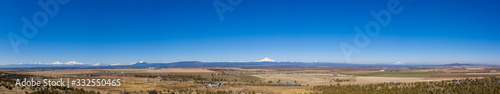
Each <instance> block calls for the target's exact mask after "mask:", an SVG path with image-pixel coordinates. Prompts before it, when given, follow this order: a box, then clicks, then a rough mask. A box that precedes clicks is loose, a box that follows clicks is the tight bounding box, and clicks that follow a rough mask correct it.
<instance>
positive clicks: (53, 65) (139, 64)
mask: <svg viewBox="0 0 500 94" xmlns="http://www.w3.org/2000/svg"><path fill="white" fill-rule="evenodd" d="M473 65H474V64H459V63H453V64H444V65H441V66H473ZM476 65H477V64H476ZM259 66H261V67H264V66H265V67H274V66H424V65H391V64H348V63H325V62H315V63H305V62H276V61H257V62H200V61H181V62H174V63H147V62H144V61H141V62H135V63H131V64H109V65H108V64H101V63H96V64H84V63H78V62H68V63H58V62H55V63H49V64H43V63H33V64H10V65H2V66H0V68H3V69H37V68H148V67H157V68H182V67H259Z"/></svg>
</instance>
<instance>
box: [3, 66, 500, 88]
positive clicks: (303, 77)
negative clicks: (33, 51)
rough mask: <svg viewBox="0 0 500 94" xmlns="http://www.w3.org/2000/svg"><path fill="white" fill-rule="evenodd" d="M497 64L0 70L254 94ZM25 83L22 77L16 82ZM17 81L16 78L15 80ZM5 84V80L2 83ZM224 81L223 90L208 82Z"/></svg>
mask: <svg viewBox="0 0 500 94" xmlns="http://www.w3.org/2000/svg"><path fill="white" fill-rule="evenodd" d="M498 69H500V67H498V66H421V67H405V66H374V67H355V66H343V67H328V66H317V67H286V68H284V67H279V66H277V67H265V68H258V67H203V68H134V69H119V68H118V69H1V70H0V73H2V76H5V75H8V74H21V75H29V76H28V77H32V78H34V79H36V80H41V79H59V78H64V79H66V78H69V79H121V81H120V82H121V86H104V87H98V86H78V87H75V86H72V87H73V88H78V89H80V88H81V89H83V90H85V91H95V92H99V93H101V94H120V93H122V94H124V93H125V94H126V93H129V94H135V93H137V94H148V93H150V92H152V91H154V92H157V93H160V94H172V93H176V94H184V93H191V94H195V93H199V92H205V93H206V92H213V93H220V91H224V92H225V93H241V94H248V93H251V94H253V93H255V94H304V93H311V92H315V93H320V92H319V91H317V90H314V89H313V87H314V86H323V85H368V84H379V83H413V82H430V81H443V80H454V79H464V78H483V77H498V76H500V73H496V70H498ZM18 79H23V78H18ZM11 80H15V79H11ZM1 83H2V84H5V83H7V82H1ZM214 83H224V85H223V86H222V85H221V86H210V85H209V84H214ZM35 90H36V89H21V88H20V87H14V88H13V89H12V90H9V89H7V88H4V87H0V94H14V93H15V94H22V93H32V92H35Z"/></svg>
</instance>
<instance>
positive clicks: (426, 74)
mask: <svg viewBox="0 0 500 94" xmlns="http://www.w3.org/2000/svg"><path fill="white" fill-rule="evenodd" d="M435 74H439V73H437V72H371V73H349V74H347V75H354V76H376V77H429V76H431V75H435Z"/></svg>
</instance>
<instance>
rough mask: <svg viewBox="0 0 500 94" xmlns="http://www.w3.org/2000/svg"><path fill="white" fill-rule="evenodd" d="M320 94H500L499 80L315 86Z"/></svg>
mask: <svg viewBox="0 0 500 94" xmlns="http://www.w3.org/2000/svg"><path fill="white" fill-rule="evenodd" d="M314 90H317V91H319V92H317V93H321V94H353V93H355V94H388V93H390V94H500V78H496V77H484V78H482V79H469V78H467V79H460V80H446V81H433V82H415V83H380V84H369V85H340V84H337V85H324V86H315V87H314Z"/></svg>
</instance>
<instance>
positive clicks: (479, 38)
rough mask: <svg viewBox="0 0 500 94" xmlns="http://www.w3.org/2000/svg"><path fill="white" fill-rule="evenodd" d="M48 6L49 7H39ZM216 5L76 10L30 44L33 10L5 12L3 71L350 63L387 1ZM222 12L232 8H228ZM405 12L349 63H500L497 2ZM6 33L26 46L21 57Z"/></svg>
mask: <svg viewBox="0 0 500 94" xmlns="http://www.w3.org/2000/svg"><path fill="white" fill-rule="evenodd" d="M42 1H47V0H42ZM213 2H214V0H71V1H70V2H68V3H67V4H64V5H60V6H59V12H58V13H57V14H56V15H55V16H54V17H50V16H49V18H48V23H47V24H46V25H45V26H43V27H37V28H38V30H39V32H38V33H37V34H36V35H35V36H34V37H33V38H26V37H25V36H23V34H22V33H21V28H22V26H23V24H24V23H23V21H22V20H21V18H22V17H23V16H26V17H27V18H28V19H29V20H31V19H32V16H33V15H34V14H35V13H36V12H37V11H43V9H42V8H41V7H40V6H39V5H38V4H37V0H3V1H1V3H0V64H15V63H34V62H43V63H52V62H55V61H61V62H63V63H64V62H68V61H77V62H81V63H108V64H112V63H130V62H137V61H147V62H157V63H159V62H163V63H168V62H175V61H186V60H190V61H191V60H194V61H257V60H259V59H262V58H264V57H269V58H271V59H275V60H278V61H301V62H313V61H320V62H338V63H343V62H346V59H345V58H344V55H343V53H342V51H341V49H340V48H339V44H340V43H341V42H346V43H348V44H351V45H353V39H354V36H355V35H356V32H355V31H354V30H353V28H354V27H355V26H358V27H363V28H364V25H365V24H366V23H367V22H369V21H373V20H375V19H374V18H373V17H372V16H371V14H370V11H371V10H375V11H378V10H382V9H387V3H388V2H389V0H243V2H241V4H239V5H236V6H232V7H233V8H234V10H233V11H232V12H229V11H228V12H225V13H224V14H223V16H224V20H221V19H220V18H219V16H218V14H217V12H216V11H215V9H214V6H213V4H212V3H213ZM221 2H223V3H225V4H227V3H228V2H227V1H226V0H221ZM400 2H401V6H402V7H403V8H404V10H403V11H402V12H401V13H399V14H396V15H392V21H391V22H390V24H389V25H388V26H387V27H384V28H381V32H380V33H379V35H378V36H376V37H370V39H371V42H370V44H369V45H368V46H367V47H365V48H362V49H361V50H362V52H361V53H359V54H353V55H352V56H351V58H352V63H363V64H366V63H367V64H374V63H389V64H392V63H396V62H398V61H401V62H403V63H406V64H445V63H489V64H498V63H500V58H499V57H500V23H499V22H500V6H499V5H498V4H500V1H498V0H400ZM9 32H11V33H14V34H17V35H19V36H21V37H24V38H26V39H27V40H29V42H28V43H25V44H20V45H19V47H18V52H17V53H16V52H15V50H14V49H13V47H12V44H11V43H10V41H9V38H8V37H7V36H8V34H9Z"/></svg>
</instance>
